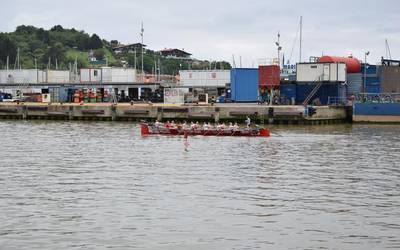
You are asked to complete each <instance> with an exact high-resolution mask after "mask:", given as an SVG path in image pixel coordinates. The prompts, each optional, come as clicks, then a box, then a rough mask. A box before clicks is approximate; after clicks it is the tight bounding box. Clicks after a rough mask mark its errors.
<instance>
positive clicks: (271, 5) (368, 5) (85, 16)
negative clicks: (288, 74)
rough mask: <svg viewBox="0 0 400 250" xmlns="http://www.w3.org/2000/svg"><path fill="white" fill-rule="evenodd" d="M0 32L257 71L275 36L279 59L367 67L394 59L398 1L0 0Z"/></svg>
mask: <svg viewBox="0 0 400 250" xmlns="http://www.w3.org/2000/svg"><path fill="white" fill-rule="evenodd" d="M0 6H1V8H0V16H1V17H2V21H1V22H0V32H11V31H14V30H15V28H16V27H17V26H18V25H22V24H24V25H34V26H36V27H42V28H46V29H47V28H51V27H53V26H54V25H57V24H60V25H62V26H63V27H65V28H75V29H77V30H84V31H85V32H87V33H89V34H92V33H96V34H98V35H99V36H100V37H101V38H104V39H106V40H118V41H120V42H121V43H134V42H140V41H141V38H140V28H141V22H142V21H143V23H144V44H146V45H147V46H148V48H150V49H152V50H160V49H163V48H179V49H184V50H185V51H187V52H189V53H192V54H193V55H192V57H193V58H197V59H202V60H226V61H229V62H231V63H232V61H233V57H234V58H235V64H236V66H238V67H239V66H240V65H239V64H240V59H241V62H242V67H252V66H257V65H258V64H259V63H262V62H265V61H266V60H270V59H271V58H274V57H277V46H276V44H275V42H276V41H277V34H278V33H280V45H281V46H282V53H283V54H284V56H285V61H287V60H289V59H290V62H291V63H292V64H294V63H296V62H298V61H299V60H300V57H299V54H300V53H299V32H298V30H299V20H300V16H302V17H303V33H302V34H303V39H302V61H308V60H309V57H310V56H321V55H337V56H349V55H353V56H354V57H357V58H359V59H361V60H364V55H365V52H366V51H370V54H369V56H368V58H367V61H368V62H369V63H376V62H378V61H380V58H381V56H386V49H385V39H388V43H389V47H390V51H391V55H392V58H394V59H400V46H399V45H400V14H399V13H400V1H399V0H347V1H344V0H335V1H326V0H297V1H296V0H285V1H276V0H275V1H270V0H247V1H239V0H236V1H235V0H230V1H229V0H196V1H193V0H185V1H183V0H180V1H178V0H146V1H143V0H140V1H138V0H113V1H111V0H109V1H103V0H79V1H78V0H68V1H60V0H59V1H57V0H35V1H29V0H12V1H10V0H0Z"/></svg>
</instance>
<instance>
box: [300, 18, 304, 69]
mask: <svg viewBox="0 0 400 250" xmlns="http://www.w3.org/2000/svg"><path fill="white" fill-rule="evenodd" d="M302 40H303V16H300V52H299V62H301V49H302Z"/></svg>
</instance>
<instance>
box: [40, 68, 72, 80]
mask: <svg viewBox="0 0 400 250" xmlns="http://www.w3.org/2000/svg"><path fill="white" fill-rule="evenodd" d="M45 73H46V78H45V79H46V82H47V83H69V82H71V79H70V72H69V71H68V70H47V71H45Z"/></svg>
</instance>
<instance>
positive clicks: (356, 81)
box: [347, 73, 363, 95]
mask: <svg viewBox="0 0 400 250" xmlns="http://www.w3.org/2000/svg"><path fill="white" fill-rule="evenodd" d="M362 84H363V81H362V74H361V73H353V74H347V95H359V94H360V93H361V91H362Z"/></svg>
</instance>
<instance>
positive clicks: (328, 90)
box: [296, 83, 340, 105]
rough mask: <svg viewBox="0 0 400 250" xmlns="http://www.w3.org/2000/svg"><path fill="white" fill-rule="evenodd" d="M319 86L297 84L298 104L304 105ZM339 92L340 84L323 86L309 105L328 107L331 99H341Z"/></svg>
mask: <svg viewBox="0 0 400 250" xmlns="http://www.w3.org/2000/svg"><path fill="white" fill-rule="evenodd" d="M317 85H318V84H317V83H305V84H297V86H296V104H302V103H303V102H304V101H305V100H306V98H307V97H308V96H309V94H310V93H311V91H312V90H313V89H314V88H315V87H316V86H317ZM339 92H340V84H337V83H334V84H323V85H321V87H320V88H319V90H318V91H317V93H316V94H315V95H314V96H313V97H312V98H311V100H310V101H309V104H321V105H327V104H328V101H329V99H334V98H339Z"/></svg>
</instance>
